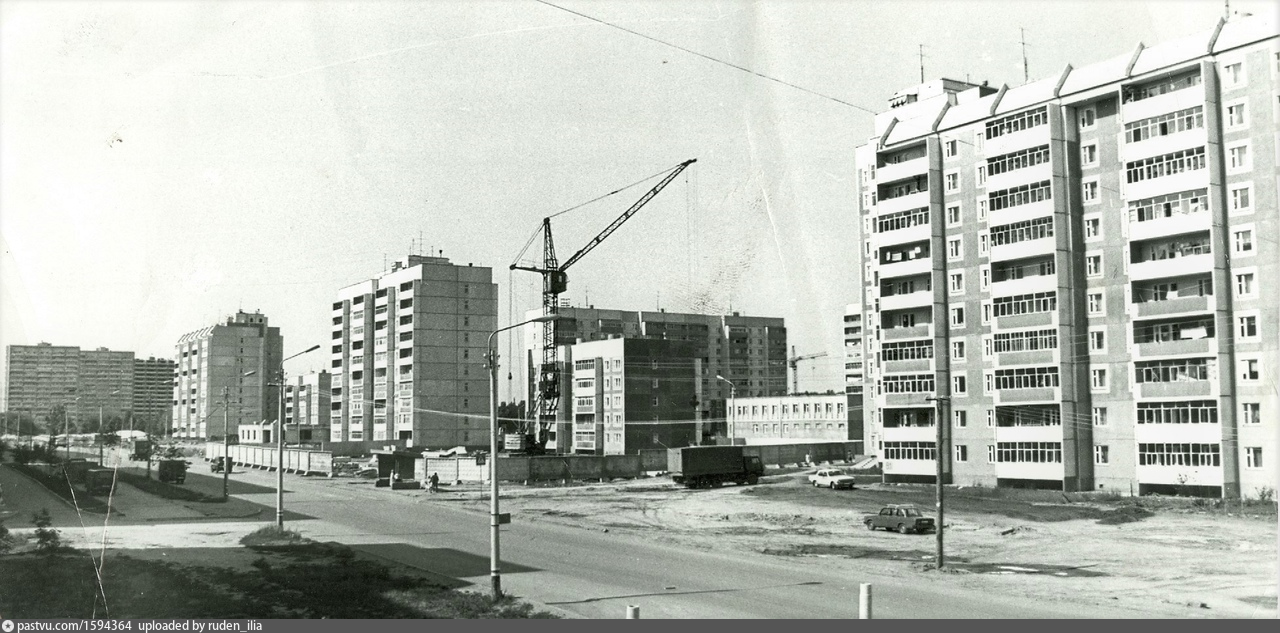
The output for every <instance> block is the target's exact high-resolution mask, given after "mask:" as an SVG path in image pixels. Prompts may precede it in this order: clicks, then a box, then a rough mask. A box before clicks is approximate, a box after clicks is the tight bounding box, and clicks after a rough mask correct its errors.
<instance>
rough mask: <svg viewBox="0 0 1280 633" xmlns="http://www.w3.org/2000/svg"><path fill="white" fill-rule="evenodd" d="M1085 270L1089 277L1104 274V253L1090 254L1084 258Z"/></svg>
mask: <svg viewBox="0 0 1280 633" xmlns="http://www.w3.org/2000/svg"><path fill="white" fill-rule="evenodd" d="M1084 272H1085V275H1087V276H1089V277H1101V276H1102V255H1101V254H1098V255H1089V256H1087V257H1085V258H1084Z"/></svg>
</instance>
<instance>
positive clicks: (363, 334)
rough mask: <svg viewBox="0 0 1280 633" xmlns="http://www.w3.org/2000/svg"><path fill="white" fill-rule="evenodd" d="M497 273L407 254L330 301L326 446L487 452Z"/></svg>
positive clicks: (436, 258) (495, 325) (434, 258)
mask: <svg viewBox="0 0 1280 633" xmlns="http://www.w3.org/2000/svg"><path fill="white" fill-rule="evenodd" d="M492 279H493V271H492V270H491V269H489V268H484V267H480V266H472V265H470V264H467V265H466V266H460V265H456V264H452V263H450V262H449V260H448V259H446V258H443V257H426V256H421V255H410V256H408V257H406V258H405V259H403V260H400V261H398V262H396V263H395V264H394V265H393V266H392V268H391V269H390V270H387V271H385V272H383V273H382V274H381V275H379V276H378V277H375V278H372V279H369V280H367V281H363V282H360V283H358V284H355V285H352V286H348V287H346V288H343V289H342V290H340V291H339V292H338V301H336V302H334V304H333V312H332V315H331V316H332V319H333V341H332V348H331V353H332V355H331V363H330V364H331V367H330V373H331V374H332V377H331V381H332V385H331V389H330V390H331V394H332V395H331V400H330V405H329V406H330V418H329V439H330V440H331V441H334V442H343V441H383V440H408V441H412V443H413V444H414V445H415V446H431V447H453V446H468V447H480V446H488V443H489V436H488V428H489V420H488V416H489V396H488V394H489V380H488V372H487V370H486V364H485V342H486V339H487V337H488V336H489V334H490V333H491V332H493V331H494V330H495V329H497V327H498V326H497V323H498V302H497V285H496V284H494V283H493V280H492Z"/></svg>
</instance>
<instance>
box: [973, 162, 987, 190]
mask: <svg viewBox="0 0 1280 633" xmlns="http://www.w3.org/2000/svg"><path fill="white" fill-rule="evenodd" d="M975 176H976V181H977V184H978V186H979V187H985V186H987V166H986V165H985V164H983V165H978V169H977V173H976V174H975Z"/></svg>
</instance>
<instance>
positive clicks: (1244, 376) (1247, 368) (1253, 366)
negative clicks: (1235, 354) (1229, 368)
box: [1240, 358, 1262, 382]
mask: <svg viewBox="0 0 1280 633" xmlns="http://www.w3.org/2000/svg"><path fill="white" fill-rule="evenodd" d="M1240 380H1242V381H1244V382H1258V381H1259V380H1262V367H1261V363H1260V361H1259V360H1258V359H1256V358H1242V359H1240Z"/></svg>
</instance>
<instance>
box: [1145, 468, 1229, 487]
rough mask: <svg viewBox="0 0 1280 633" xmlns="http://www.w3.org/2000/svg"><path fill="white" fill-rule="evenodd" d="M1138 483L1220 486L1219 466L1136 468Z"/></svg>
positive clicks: (1220, 470) (1220, 472)
mask: <svg viewBox="0 0 1280 633" xmlns="http://www.w3.org/2000/svg"><path fill="white" fill-rule="evenodd" d="M1136 470H1137V475H1138V482H1139V483H1144V484H1172V485H1179V484H1181V485H1186V486H1221V485H1222V467H1221V466H1137V467H1136Z"/></svg>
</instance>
